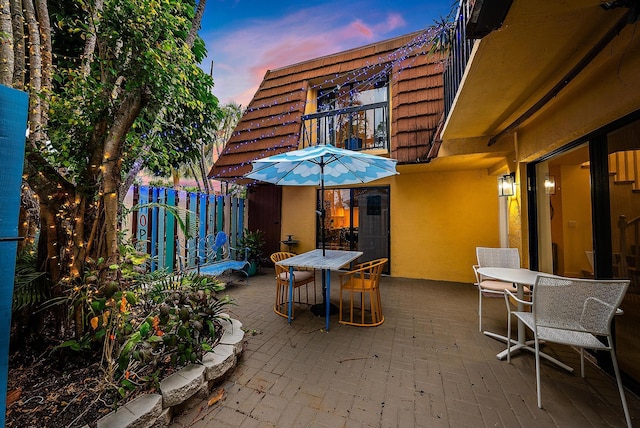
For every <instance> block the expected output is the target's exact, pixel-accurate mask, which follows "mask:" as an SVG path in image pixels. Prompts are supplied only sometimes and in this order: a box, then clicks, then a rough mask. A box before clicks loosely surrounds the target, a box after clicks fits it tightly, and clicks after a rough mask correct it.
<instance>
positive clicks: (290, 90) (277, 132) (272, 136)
mask: <svg viewBox="0 0 640 428" xmlns="http://www.w3.org/2000/svg"><path fill="white" fill-rule="evenodd" d="M428 38H429V36H428V33H427V32H426V31H421V32H415V33H411V34H407V35H405V36H401V37H397V38H394V39H389V40H385V41H381V42H378V43H374V44H371V45H368V46H363V47H360V48H356V49H351V50H348V51H344V52H340V53H337V54H333V55H328V56H325V57H321V58H316V59H312V60H309V61H305V62H302V63H298V64H294V65H290V66H287V67H283V68H279V69H277V70H269V71H267V72H266V74H265V76H264V79H263V80H262V83H261V84H260V87H259V88H258V90H257V92H256V94H255V95H254V97H253V99H252V100H251V102H250V103H249V105H248V106H247V109H246V111H245V113H244V115H243V117H242V119H241V120H240V122H239V123H238V125H237V127H236V129H235V131H234V132H233V134H232V136H231V138H230V139H229V141H228V142H227V145H226V147H225V149H224V150H223V152H222V154H221V155H220V157H219V158H218V160H217V161H216V163H215V164H214V166H213V168H212V169H211V171H210V172H209V177H211V178H215V179H218V180H224V181H234V182H238V183H247V182H248V180H246V179H244V178H243V175H244V174H246V173H248V172H249V171H250V170H251V161H252V160H255V159H259V158H263V157H267V156H272V155H275V154H278V153H283V152H287V151H291V150H296V149H298V148H299V140H300V138H301V130H302V120H301V117H302V116H303V114H304V113H305V104H306V102H307V91H308V89H309V88H312V87H317V86H318V85H319V83H318V82H323V83H325V84H326V83H327V82H330V81H331V80H332V79H333V78H334V77H335V78H343V79H344V76H346V75H348V73H352V74H354V72H356V73H359V72H361V71H362V70H367V69H373V68H374V67H375V69H376V70H380V69H382V68H384V67H389V69H390V70H391V73H390V76H389V83H390V96H391V100H390V104H391V157H392V158H395V159H397V160H398V162H399V163H401V164H402V163H414V162H427V161H428V160H429V158H432V157H435V156H437V147H438V145H437V144H435V145H434V142H435V141H434V140H435V139H434V136H435V135H436V130H437V129H438V126H439V124H440V121H441V120H442V116H443V112H444V101H443V98H444V89H443V76H442V73H443V69H444V63H443V61H444V56H443V55H441V54H430V53H428V51H429V49H430V44H429V43H428V42H427V40H428ZM432 148H433V149H435V150H432ZM430 152H431V153H430Z"/></svg>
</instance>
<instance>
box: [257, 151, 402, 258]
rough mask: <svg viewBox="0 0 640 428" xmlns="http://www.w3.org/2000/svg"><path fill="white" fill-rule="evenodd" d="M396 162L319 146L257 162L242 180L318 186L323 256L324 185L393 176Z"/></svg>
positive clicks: (339, 184)
mask: <svg viewBox="0 0 640 428" xmlns="http://www.w3.org/2000/svg"><path fill="white" fill-rule="evenodd" d="M396 163H397V161H396V160H395V159H389V158H383V157H381V156H374V155H370V154H367V153H361V152H355V151H353V150H346V149H340V148H338V147H335V146H332V145H331V144H321V145H317V146H309V147H305V148H304V149H300V150H294V151H292V152H287V153H280V154H278V155H274V156H270V157H268V158H263V159H257V160H255V161H253V162H252V163H251V164H252V170H251V172H249V173H248V174H245V177H247V178H251V179H254V180H260V181H265V182H267V183H273V184H279V185H281V186H320V189H321V192H320V195H321V201H322V202H321V205H320V207H321V208H320V212H319V214H320V217H321V219H322V255H324V252H325V239H324V220H325V214H326V213H325V209H324V186H341V185H347V184H358V183H368V182H370V181H374V180H378V179H380V178H384V177H388V176H390V175H395V174H398V172H397V171H396Z"/></svg>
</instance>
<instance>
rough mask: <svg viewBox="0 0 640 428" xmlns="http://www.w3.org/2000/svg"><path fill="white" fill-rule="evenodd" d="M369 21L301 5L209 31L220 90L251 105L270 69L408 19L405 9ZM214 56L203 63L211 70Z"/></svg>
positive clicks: (377, 35)
mask: <svg viewBox="0 0 640 428" xmlns="http://www.w3.org/2000/svg"><path fill="white" fill-rule="evenodd" d="M345 18H346V19H345ZM369 21H372V19H367V18H365V17H360V18H358V19H355V20H349V17H348V16H341V15H340V13H339V12H336V11H335V10H330V11H327V10H323V9H320V8H313V9H301V10H299V11H297V12H296V13H294V14H290V15H286V16H283V17H282V18H280V19H277V20H254V21H252V22H248V24H247V26H245V27H243V28H237V29H236V30H235V31H232V32H226V33H224V34H223V35H222V36H220V37H217V38H211V39H208V38H207V36H206V35H204V37H205V42H206V45H207V48H208V50H209V57H210V59H209V61H210V60H211V58H212V59H213V61H214V63H215V68H214V74H213V78H214V81H215V89H214V94H215V95H216V96H217V97H218V98H219V99H220V101H221V102H222V103H227V102H230V101H235V102H237V103H238V104H242V105H243V106H246V105H247V104H248V103H249V101H250V100H251V98H252V97H253V95H254V94H255V91H256V90H257V88H258V86H259V85H260V82H261V81H262V79H263V77H264V74H265V72H266V71H267V70H273V69H276V68H280V67H284V66H287V65H291V64H295V63H297V62H302V61H306V60H309V59H312V58H317V57H320V56H324V55H329V54H332V53H336V52H340V51H343V50H346V49H351V48H353V47H357V46H362V45H365V44H368V43H372V42H373V41H375V40H381V39H384V38H385V35H386V34H388V33H389V32H390V31H393V30H396V29H398V28H401V27H402V26H404V25H405V21H404V19H403V18H402V16H401V15H399V14H388V15H386V16H385V17H384V20H381V21H380V20H379V21H372V22H369ZM209 61H206V62H205V64H204V65H203V68H206V69H207V70H208V65H207V64H209V65H210V62H209Z"/></svg>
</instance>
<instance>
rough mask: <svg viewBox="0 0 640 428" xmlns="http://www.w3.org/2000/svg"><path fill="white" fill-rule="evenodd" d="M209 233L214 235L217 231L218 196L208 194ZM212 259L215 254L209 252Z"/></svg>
mask: <svg viewBox="0 0 640 428" xmlns="http://www.w3.org/2000/svg"><path fill="white" fill-rule="evenodd" d="M207 233H208V234H209V235H214V236H215V233H216V197H215V195H208V196H207ZM209 256H210V257H211V260H207V261H213V259H214V258H215V257H214V255H213V254H209Z"/></svg>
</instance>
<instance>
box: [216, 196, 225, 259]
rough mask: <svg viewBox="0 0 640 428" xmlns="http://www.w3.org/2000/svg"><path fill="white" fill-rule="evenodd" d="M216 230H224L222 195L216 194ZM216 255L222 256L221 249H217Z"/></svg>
mask: <svg viewBox="0 0 640 428" xmlns="http://www.w3.org/2000/svg"><path fill="white" fill-rule="evenodd" d="M216 230H217V231H221V230H224V196H218V198H217V200H216ZM217 257H218V258H220V257H222V249H220V250H218V254H217Z"/></svg>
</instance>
